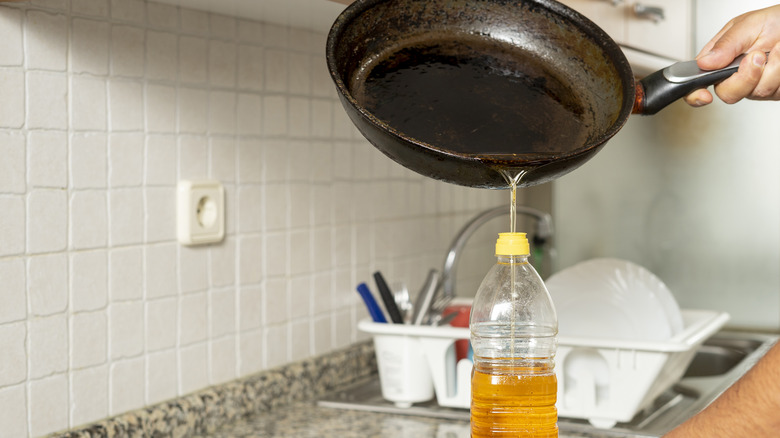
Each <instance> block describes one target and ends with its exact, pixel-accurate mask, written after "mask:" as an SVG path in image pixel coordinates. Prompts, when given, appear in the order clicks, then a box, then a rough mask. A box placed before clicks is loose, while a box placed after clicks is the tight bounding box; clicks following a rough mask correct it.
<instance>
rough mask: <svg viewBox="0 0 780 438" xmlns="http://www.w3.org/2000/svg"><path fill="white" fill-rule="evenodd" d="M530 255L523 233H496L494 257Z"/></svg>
mask: <svg viewBox="0 0 780 438" xmlns="http://www.w3.org/2000/svg"><path fill="white" fill-rule="evenodd" d="M529 254H531V251H530V247H529V246H528V239H527V238H526V237H525V233H498V240H496V255H509V256H521V255H529Z"/></svg>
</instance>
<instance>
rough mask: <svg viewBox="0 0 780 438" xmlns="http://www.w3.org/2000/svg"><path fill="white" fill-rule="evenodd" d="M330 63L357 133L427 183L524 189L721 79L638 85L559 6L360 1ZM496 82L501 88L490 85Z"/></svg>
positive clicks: (696, 76)
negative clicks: (633, 122) (512, 182)
mask: <svg viewBox="0 0 780 438" xmlns="http://www.w3.org/2000/svg"><path fill="white" fill-rule="evenodd" d="M326 54H327V64H328V69H329V72H330V75H331V77H332V79H333V81H334V82H335V85H336V88H337V90H338V95H339V98H340V100H341V102H342V104H343V106H344V108H345V109H346V112H347V114H348V115H349V117H350V119H351V120H352V122H353V123H354V124H355V125H356V127H357V128H358V130H359V131H360V132H361V133H362V134H363V136H365V137H366V139H368V140H369V142H370V143H372V144H373V145H374V146H375V147H377V148H378V149H379V150H381V151H382V152H383V153H384V154H385V155H387V156H388V157H390V158H392V159H393V160H395V161H396V162H398V163H399V164H402V165H403V166H405V167H407V168H409V169H411V170H413V171H415V172H418V173H420V174H422V175H425V176H428V177H431V178H434V179H438V180H442V181H446V182H450V183H454V184H459V185H463V186H469V187H483V188H506V187H507V180H506V177H505V175H504V172H505V171H511V172H519V171H524V172H526V173H525V175H524V176H523V178H522V180H521V181H520V184H519V186H521V187H523V186H531V185H535V184H541V183H544V182H548V181H551V180H553V179H555V178H558V177H560V176H562V175H564V174H566V173H568V172H571V171H572V170H574V169H576V168H577V167H579V166H580V165H582V164H583V163H585V162H586V161H587V160H588V159H590V158H591V157H592V156H593V155H594V154H595V153H596V152H598V151H599V150H600V149H601V148H602V147H603V146H604V144H605V143H606V142H607V141H608V140H609V139H610V138H611V137H612V136H614V135H615V134H616V133H617V132H618V131H619V130H620V128H621V127H622V126H623V125H624V124H625V122H626V120H627V119H628V117H629V115H630V114H631V113H638V114H646V115H650V114H655V113H656V112H658V111H659V110H661V109H662V108H664V107H665V106H667V105H668V104H670V103H671V102H673V101H675V100H677V99H679V98H680V97H682V96H684V95H686V94H688V93H690V92H691V91H693V90H695V89H697V88H702V87H706V86H708V85H712V84H715V83H718V82H719V81H722V80H723V79H725V78H727V77H728V76H730V75H731V74H733V73H734V72H735V71H736V70H737V67H738V62H735V63H734V64H732V65H731V66H729V67H728V68H726V69H723V70H717V71H712V72H704V71H700V70H699V69H698V67H696V64H695V62H694V61H690V62H687V63H678V64H675V65H673V66H670V67H668V68H666V69H664V70H661V71H658V72H656V73H653V74H651V75H649V76H647V77H645V78H644V79H642V80H641V81H635V78H634V75H633V72H632V70H631V67H630V66H629V63H628V61H627V60H626V58H625V56H624V55H623V52H622V51H621V50H620V48H619V47H618V45H617V44H616V43H615V42H614V41H613V40H612V39H611V38H610V37H609V36H608V35H607V34H606V33H605V32H604V31H603V30H601V29H600V28H599V27H598V26H596V25H595V24H594V23H592V22H591V21H590V20H588V19H587V18H585V17H584V16H582V15H580V14H579V13H577V12H576V11H574V10H573V9H570V8H568V7H567V6H565V5H562V4H560V3H558V2H556V1H553V0H357V1H356V2H354V3H353V4H352V5H350V6H349V7H347V8H346V9H345V10H344V12H343V13H342V14H341V15H340V16H339V17H338V18H337V19H336V21H335V23H334V24H333V26H332V28H331V31H330V33H329V35H328V40H327V46H326ZM493 85H495V86H493Z"/></svg>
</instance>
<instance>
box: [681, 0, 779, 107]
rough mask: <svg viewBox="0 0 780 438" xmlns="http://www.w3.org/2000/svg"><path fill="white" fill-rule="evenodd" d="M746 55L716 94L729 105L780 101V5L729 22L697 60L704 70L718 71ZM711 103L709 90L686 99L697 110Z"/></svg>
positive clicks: (716, 89)
mask: <svg viewBox="0 0 780 438" xmlns="http://www.w3.org/2000/svg"><path fill="white" fill-rule="evenodd" d="M743 53H747V56H745V58H744V59H743V60H742V62H741V63H740V64H739V70H738V71H737V72H736V73H734V75H732V76H731V77H730V78H728V79H726V80H724V81H723V82H721V83H720V84H718V85H716V86H715V94H717V95H718V97H719V98H720V99H721V100H722V101H724V102H726V103H729V104H732V103H736V102H739V101H740V100H742V99H744V98H747V99H753V100H780V5H777V6H771V7H768V8H765V9H759V10H757V11H752V12H748V13H745V14H742V15H740V16H738V17H736V18H734V19H733V20H731V21H729V22H728V23H727V24H726V25H725V26H724V27H723V29H721V30H720V32H718V33H717V34H716V35H715V37H713V38H712V39H711V40H710V42H709V43H707V44H706V45H705V46H704V48H703V49H702V50H701V52H700V53H699V55H698V56H697V57H696V60H697V62H698V64H699V68H701V69H702V70H716V69H719V68H724V67H726V66H727V65H729V64H730V63H731V61H733V60H734V58H736V57H737V56H739V55H741V54H743ZM767 54H768V57H767ZM712 100H713V97H712V94H711V93H710V92H709V91H707V90H706V89H701V90H696V91H694V92H693V93H691V94H689V95H688V96H686V97H685V101H686V102H687V103H688V104H689V105H691V106H695V107H698V106H704V105H707V104H709V103H712Z"/></svg>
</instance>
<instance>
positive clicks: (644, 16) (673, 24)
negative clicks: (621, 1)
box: [624, 0, 694, 61]
mask: <svg viewBox="0 0 780 438" xmlns="http://www.w3.org/2000/svg"><path fill="white" fill-rule="evenodd" d="M691 3H692V2H691V0H686V1H680V0H642V1H632V2H630V3H629V5H628V8H627V9H628V14H627V19H626V23H627V24H626V39H625V42H624V43H625V45H627V46H629V47H632V48H634V49H638V50H641V51H644V52H649V53H654V54H658V55H661V56H663V57H666V58H670V59H675V60H679V61H683V60H688V59H691V58H693V56H694V54H693V42H692V32H691V31H690V30H691V23H692V13H693V11H692V9H693V8H692V5H691ZM642 10H644V11H645V12H644V13H641V11H642ZM637 11H640V12H637ZM659 13H660V14H659Z"/></svg>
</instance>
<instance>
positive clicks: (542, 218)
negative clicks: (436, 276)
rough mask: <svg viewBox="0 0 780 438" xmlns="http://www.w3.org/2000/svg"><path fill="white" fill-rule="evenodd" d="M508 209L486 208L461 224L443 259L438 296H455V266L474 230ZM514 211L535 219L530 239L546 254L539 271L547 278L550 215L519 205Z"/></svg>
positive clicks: (550, 246) (504, 207)
mask: <svg viewBox="0 0 780 438" xmlns="http://www.w3.org/2000/svg"><path fill="white" fill-rule="evenodd" d="M509 210H510V209H509V207H508V206H501V207H495V208H491V209H490V210H486V211H484V212H482V213H480V214H478V215H477V216H475V217H474V218H473V219H471V221H469V222H468V223H467V224H466V225H465V226H463V228H461V229H460V231H459V232H458V234H457V235H456V236H455V239H454V240H453V241H452V244H451V245H450V249H449V251H448V252H447V258H446V259H444V268H443V269H442V279H441V280H442V287H443V289H442V294H441V296H440V298H443V299H445V300H451V299H452V298H454V297H455V277H456V275H455V268H456V267H457V264H458V259H459V258H460V254H461V252H462V250H463V247H464V246H465V245H466V241H467V240H468V239H469V237H471V235H472V234H474V231H476V230H477V228H479V227H481V226H482V225H484V224H485V223H486V222H488V221H489V220H491V219H494V218H496V217H499V216H502V215H509ZM516 211H517V214H524V215H526V216H531V217H533V218H535V219H536V230H535V231H534V235H533V236H532V238H531V240H532V243H533V244H535V245H537V246H538V245H541V246H542V248H543V249H544V253H545V254H546V255H547V258H548V259H550V260H548V261H547V263H544V264H543V266H542V272H540V273H539V274H540V275H541V276H542V278H547V277H548V276H549V274H551V271H552V267H551V266H550V265H551V262H552V257H553V253H554V251H553V248H552V237H553V225H552V216H551V215H550V214H549V213H545V212H543V211H541V210H537V209H535V208H531V207H524V206H520V205H518V206H517V210H516Z"/></svg>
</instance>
